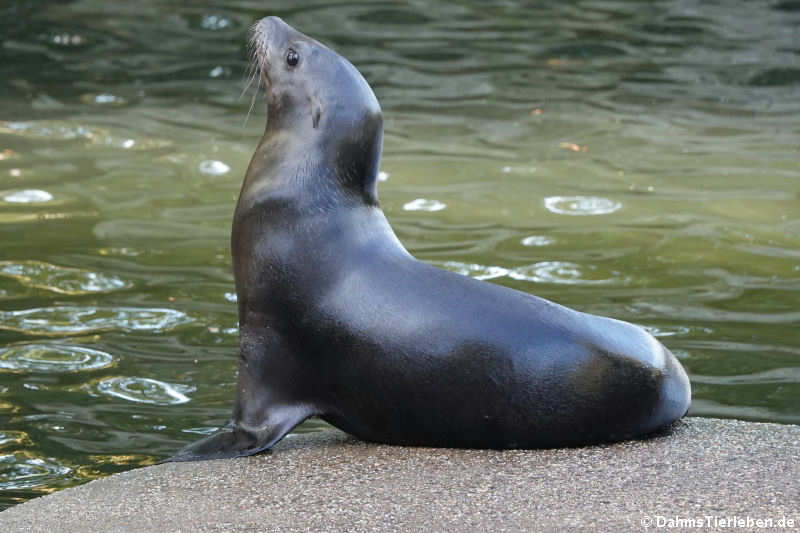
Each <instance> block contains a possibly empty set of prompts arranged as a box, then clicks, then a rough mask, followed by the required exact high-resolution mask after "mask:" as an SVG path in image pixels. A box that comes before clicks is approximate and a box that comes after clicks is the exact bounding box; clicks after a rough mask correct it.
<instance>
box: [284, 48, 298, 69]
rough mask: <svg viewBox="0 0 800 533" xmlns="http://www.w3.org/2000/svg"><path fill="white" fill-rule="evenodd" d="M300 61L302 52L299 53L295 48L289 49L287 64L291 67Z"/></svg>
mask: <svg viewBox="0 0 800 533" xmlns="http://www.w3.org/2000/svg"><path fill="white" fill-rule="evenodd" d="M298 61H300V54H298V53H297V52H296V51H295V50H294V49H292V48H289V51H288V52H286V64H287V65H289V66H290V67H293V66H295V65H297V62H298Z"/></svg>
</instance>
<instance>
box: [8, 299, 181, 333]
mask: <svg viewBox="0 0 800 533" xmlns="http://www.w3.org/2000/svg"><path fill="white" fill-rule="evenodd" d="M189 322H192V318H190V317H189V316H188V315H187V314H186V313H183V312H181V311H177V310H175V309H159V308H144V307H142V308H140V307H116V308H110V309H106V308H98V307H80V306H57V307H37V308H32V309H20V310H17V311H0V329H7V330H10V331H19V332H22V333H27V334H31V335H75V334H84V333H90V332H96V331H109V330H121V331H127V332H130V331H152V332H163V331H169V330H171V329H174V328H176V327H178V326H180V325H183V324H188V323H189Z"/></svg>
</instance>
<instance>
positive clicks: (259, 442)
mask: <svg viewBox="0 0 800 533" xmlns="http://www.w3.org/2000/svg"><path fill="white" fill-rule="evenodd" d="M239 346H240V354H241V356H240V358H239V376H238V380H237V387H236V389H237V394H236V405H235V407H234V409H233V419H232V420H231V421H230V422H229V423H228V424H227V425H226V426H224V427H223V428H221V429H220V430H219V431H217V432H216V433H214V434H212V435H209V436H208V437H206V438H204V439H201V440H199V441H197V442H194V443H192V444H190V445H188V446H186V447H184V448H183V449H181V450H180V451H178V453H177V454H175V455H174V456H172V457H170V458H169V459H167V460H166V461H167V462H170V461H202V460H207V459H223V458H227V457H244V456H247V455H254V454H257V453H259V452H262V451H264V450H267V449H269V448H271V447H272V446H273V445H274V444H275V443H277V442H278V441H279V440H281V439H282V438H283V437H285V436H286V434H287V433H289V432H290V431H291V430H292V429H293V428H294V427H295V426H296V425H298V424H300V423H301V422H303V421H304V420H305V419H307V418H309V417H311V416H314V415H315V414H318V413H316V412H315V411H314V409H313V408H312V407H311V406H310V404H308V403H305V402H302V401H300V400H298V398H301V397H302V395H301V394H299V393H298V390H295V389H297V387H298V386H297V385H296V384H295V380H294V379H292V376H293V374H294V373H295V371H296V369H295V368H294V365H295V363H296V360H295V359H296V358H294V357H292V355H293V354H292V353H291V352H290V351H289V350H288V349H287V348H286V346H285V344H284V343H283V342H282V341H281V339H280V338H279V337H277V336H272V335H269V332H268V330H264V329H257V330H253V328H249V327H247V326H244V327H242V328H241V329H240V343H239Z"/></svg>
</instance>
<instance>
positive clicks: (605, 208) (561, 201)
mask: <svg viewBox="0 0 800 533" xmlns="http://www.w3.org/2000/svg"><path fill="white" fill-rule="evenodd" d="M544 206H545V207H546V208H547V210H548V211H551V212H553V213H557V214H559V215H573V216H581V215H607V214H609V213H613V212H614V211H617V210H619V209H620V208H622V204H621V203H620V202H615V201H613V200H609V199H608V198H599V197H597V196H550V197H549V198H545V199H544Z"/></svg>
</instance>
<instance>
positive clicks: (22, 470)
mask: <svg viewBox="0 0 800 533" xmlns="http://www.w3.org/2000/svg"><path fill="white" fill-rule="evenodd" d="M71 472H72V469H71V468H69V467H68V466H65V465H62V464H61V463H58V462H56V461H55V459H40V458H38V457H29V456H28V455H27V454H25V453H23V452H18V453H10V454H6V455H0V490H14V489H17V490H18V489H31V488H34V487H40V486H47V485H51V484H52V483H53V481H54V480H56V479H59V478H63V477H64V476H66V475H68V474H70V473H71Z"/></svg>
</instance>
